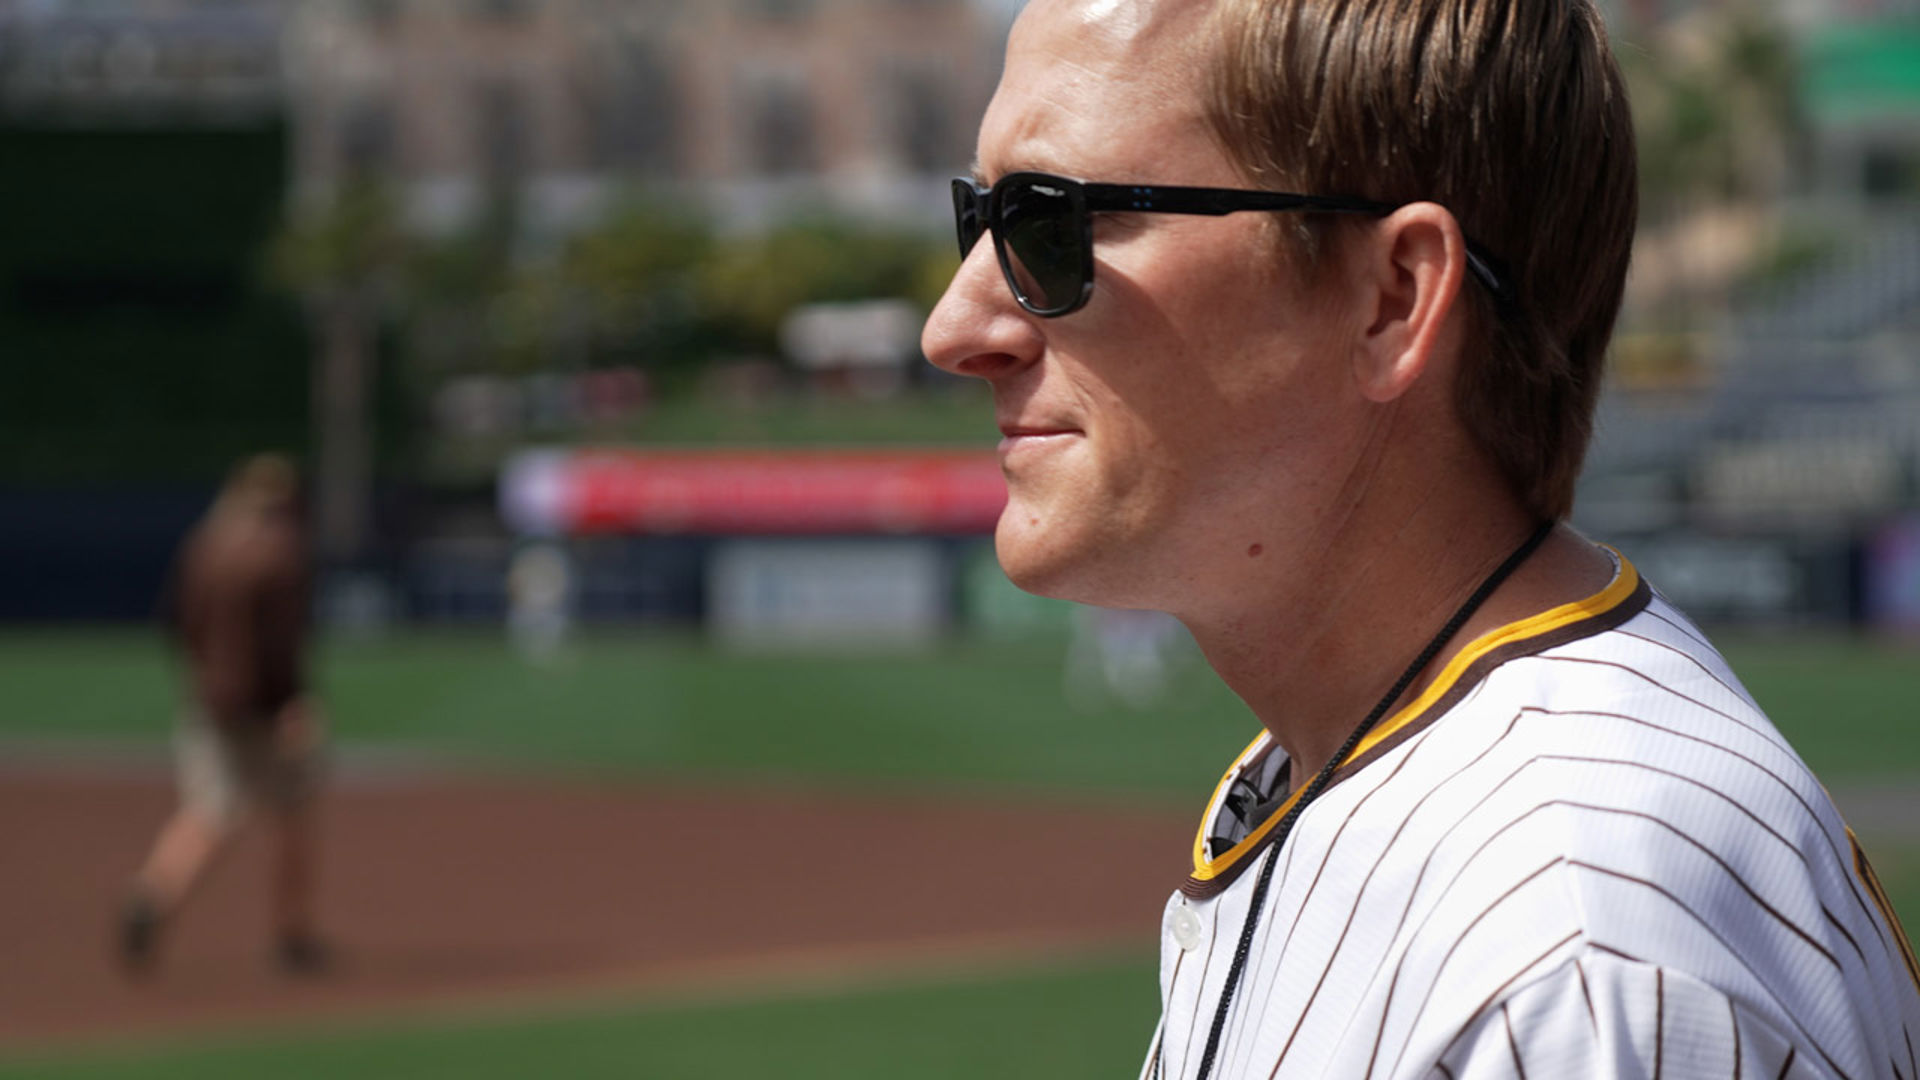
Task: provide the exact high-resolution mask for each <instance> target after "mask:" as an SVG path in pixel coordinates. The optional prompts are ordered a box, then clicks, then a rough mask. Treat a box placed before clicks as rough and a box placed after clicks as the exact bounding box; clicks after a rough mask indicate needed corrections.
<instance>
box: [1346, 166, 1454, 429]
mask: <svg viewBox="0 0 1920 1080" xmlns="http://www.w3.org/2000/svg"><path fill="white" fill-rule="evenodd" d="M1356 248H1357V249H1358V250H1357V252H1356V253H1357V254H1359V255H1360V258H1359V259H1357V260H1356V264H1355V265H1354V267H1353V269H1354V273H1355V275H1356V277H1357V278H1358V282H1357V283H1358V285H1359V286H1360V287H1361V288H1362V289H1363V290H1364V302H1365V303H1366V304H1367V305H1368V308H1369V310H1370V313H1371V314H1370V318H1369V319H1368V323H1367V326H1366V329H1365V331H1364V333H1363V335H1362V337H1361V339H1360V341H1359V342H1358V343H1357V344H1358V348H1357V349H1356V351H1355V356H1354V378H1355V380H1356V382H1357V383H1358V384H1359V387H1360V392H1361V393H1362V394H1364V395H1365V396H1366V397H1367V398H1368V400H1370V401H1375V402H1380V403H1385V402H1388V401H1393V400H1395V399H1397V398H1398V397H1400V395H1402V394H1404V393H1406V392H1407V390H1408V389H1410V388H1411V387H1412V386H1413V385H1414V383H1415V382H1417V381H1418V380H1419V378H1420V376H1421V375H1422V374H1423V373H1425V371H1426V370H1427V368H1428V366H1429V365H1430V364H1431V363H1432V362H1433V360H1434V359H1435V357H1436V356H1438V355H1439V354H1440V350H1441V349H1442V348H1443V347H1446V346H1447V345H1448V344H1449V343H1450V342H1452V341H1454V340H1457V338H1458V331H1457V330H1456V329H1455V328H1454V326H1453V320H1451V319H1450V318H1449V316H1450V315H1451V314H1452V312H1453V309H1454V301H1455V300H1456V299H1457V298H1458V296H1459V295H1460V287H1461V282H1462V281H1463V280H1464V279H1465V277H1466V261H1467V241H1466V235H1465V234H1464V233H1462V232H1461V231H1460V223H1459V222H1458V221H1456V220H1454V217H1453V214H1452V213H1451V212H1450V211H1448V210H1447V208H1446V207H1444V206H1441V205H1439V204H1438V203H1430V202H1417V203H1408V204H1407V205H1406V206H1403V207H1401V208H1400V209H1398V210H1395V211H1394V212H1393V213H1391V214H1389V215H1387V216H1386V217H1384V218H1381V219H1380V220H1379V221H1378V222H1376V223H1374V225H1373V227H1372V229H1370V230H1368V231H1367V232H1366V233H1365V234H1364V239H1363V240H1362V242H1361V243H1359V244H1357V245H1356Z"/></svg>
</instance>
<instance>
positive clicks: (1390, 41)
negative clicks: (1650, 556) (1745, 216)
mask: <svg viewBox="0 0 1920 1080" xmlns="http://www.w3.org/2000/svg"><path fill="white" fill-rule="evenodd" d="M1218 17H1219V19H1220V23H1219V27H1220V31H1221V33H1220V37H1219V47H1220V49H1221V53H1220V58H1219V60H1220V62H1219V63H1217V64H1215V65H1214V82H1213V86H1212V88H1211V89H1212V93H1211V97H1210V101H1209V119H1210V120H1211V122H1212V125H1213V128H1214V131H1215V134H1216V135H1217V136H1218V137H1219V139H1220V140H1221V142H1222V143H1223V144H1224V145H1225V148H1226V150H1227V153H1228V155H1229V156H1230V157H1231V158H1232V159H1234V161H1235V162H1236V164H1238V165H1239V167H1240V168H1241V169H1242V170H1243V171H1244V172H1246V173H1247V175H1248V177H1249V178H1250V179H1251V180H1252V181H1253V182H1255V183H1257V184H1259V185H1261V186H1263V187H1285V188H1287V189H1289V190H1295V191H1307V192H1314V193H1319V194H1337V195H1356V196H1365V197H1368V198H1373V199H1378V200H1381V201H1383V202H1393V203H1402V202H1411V201H1416V200H1431V201H1433V202H1437V203H1440V204H1441V205H1443V206H1445V207H1447V209H1448V210H1450V211H1451V212H1452V213H1453V215H1454V216H1455V217H1456V218H1457V219H1458V220H1459V221H1460V226H1461V228H1462V230H1464V231H1465V233H1466V234H1467V235H1468V236H1469V237H1472V238H1473V239H1474V240H1475V241H1477V242H1478V243H1480V244H1482V245H1484V246H1485V247H1486V248H1487V249H1488V250H1490V251H1492V252H1493V253H1494V254H1495V255H1496V256H1497V257H1498V258H1500V259H1501V260H1502V261H1503V262H1504V263H1505V270H1506V276H1507V278H1508V280H1509V282H1510V283H1511V286H1512V288H1513V291H1514V300H1513V305H1512V306H1511V308H1510V309H1508V310H1505V311H1497V310H1496V309H1495V306H1494V304H1493V303H1492V301H1491V298H1490V297H1489V296H1488V295H1487V293H1486V290H1484V289H1481V288H1479V287H1477V286H1476V285H1474V284H1473V283H1472V282H1471V281H1469V283H1468V285H1467V287H1466V289H1465V292H1466V293H1467V294H1468V295H1469V296H1471V297H1472V298H1473V299H1472V300H1470V301H1469V306H1468V312H1467V313H1468V330H1467V344H1466V351H1465V355H1464V356H1463V358H1462V365H1461V371H1460V377H1459V381H1458V383H1457V385H1456V386H1455V388H1454V400H1455V408H1456V409H1457V411H1458V413H1459V416H1460V420H1461V422H1462V423H1463V424H1464V425H1465V426H1466V428H1467V430H1468V431H1469V432H1471V433H1472V435H1473V437H1474V438H1475V439H1476V440H1477V441H1478V443H1479V445H1480V446H1481V448H1482V449H1483V450H1484V451H1485V452H1486V453H1487V455H1488V456H1489V457H1490V458H1491V459H1492V461H1493V462H1494V464H1495V465H1496V466H1497V467H1498V468H1499V469H1500V471H1501V473H1502V474H1503V475H1504V476H1505V477H1506V479H1507V480H1508V482H1509V483H1510V484H1511V485H1512V487H1513V489H1514V491H1515V493H1516V494H1517V495H1518V496H1519V497H1520V499H1521V500H1522V501H1523V502H1524V503H1525V504H1526V505H1527V506H1528V507H1529V508H1530V509H1531V510H1533V511H1534V512H1535V513H1538V514H1540V515H1541V516H1543V517H1549V518H1558V517H1564V516H1565V515H1566V514H1567V513H1568V511H1569V510H1570V509H1571V507H1572V505H1573V486H1574V481H1575V479H1576V478H1577V477H1578V475H1579V472H1580V462H1581V459H1582V458H1583V457H1584V456H1585V454H1586V446H1587V440H1588V437H1589V435H1590V434H1591V433H1592V429H1593V408H1594V402H1595V399H1596V398H1597V397H1598V395H1599V389H1600V380H1601V372H1602V367H1603V358H1604V355H1605V352H1606V347H1607V339H1608V338H1609V336H1610V335H1611V334H1612V332H1613V321H1614V317H1615V315H1616V314H1617V313H1618V311H1619V308H1620V296H1621V291H1622V288H1623V286H1624V284H1625V280H1626V272H1627V258H1628V255H1629V252H1630V250H1631V248H1632V244H1633V229H1634V224H1635V220H1636V217H1637V215H1638V203H1639V196H1638V185H1637V183H1636V180H1635V155H1634V145H1633V125H1632V119H1631V117H1630V116H1629V114H1628V111H1627V99H1626V88H1625V85H1624V84H1623V82H1622V80H1621V77H1620V71H1619V68H1618V67H1617V66H1616V65H1615V64H1614V61H1613V56H1612V54H1611V53H1610V52H1609V50H1608V46H1607V37H1606V29H1605V27H1604V25H1603V24H1602V22H1601V19H1600V15H1599V13H1598V12H1597V11H1595V10H1594V7H1593V5H1592V3H1591V2H1590V0H1222V3H1221V6H1220V8H1219V10H1218ZM1314 227H1315V226H1314V225H1312V224H1302V225H1300V226H1299V228H1300V229H1301V230H1302V231H1303V233H1304V234H1305V235H1303V236H1302V237H1301V241H1302V242H1301V243H1300V244H1298V245H1296V246H1297V247H1298V249H1299V252H1300V253H1301V254H1302V255H1304V256H1305V257H1306V259H1307V261H1308V262H1309V263H1311V258H1312V255H1313V252H1314V244H1313V240H1312V235H1311V230H1312V229H1313V228H1314Z"/></svg>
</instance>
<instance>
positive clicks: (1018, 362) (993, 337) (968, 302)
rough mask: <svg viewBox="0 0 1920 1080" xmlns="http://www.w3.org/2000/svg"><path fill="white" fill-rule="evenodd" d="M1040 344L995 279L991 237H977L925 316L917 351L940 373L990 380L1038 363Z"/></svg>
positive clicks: (1031, 323)
mask: <svg viewBox="0 0 1920 1080" xmlns="http://www.w3.org/2000/svg"><path fill="white" fill-rule="evenodd" d="M1044 344H1045V340H1044V337H1043V335H1042V334H1041V333H1040V329H1039V326H1038V322H1037V320H1036V319H1035V318H1034V317H1033V316H1031V315H1029V314H1027V312H1026V311H1024V310H1023V309H1022V308H1021V307H1020V305H1019V303H1018V302H1017V301H1015V300H1014V298H1013V292H1012V290H1011V289H1009V288H1007V283H1006V280H1005V279H1004V278H1003V277H1001V274H1000V264H999V262H998V261H997V260H996V259H995V257H994V250H993V239H992V237H991V236H982V237H981V238H980V241H979V242H978V243H976V244H974V245H973V250H972V251H969V252H968V253H967V257H966V258H965V259H962V260H961V261H960V269H959V270H957V271H955V272H954V275H953V280H952V281H950V282H948V283H947V291H946V292H945V293H944V294H942V296H941V297H940V302H939V303H938V304H935V305H934V308H933V312H932V314H930V315H928V316H927V325H926V328H925V329H924V330H922V331H921V334H920V348H921V351H923V352H924V353H926V356H927V361H928V362H929V363H931V364H933V366H935V367H937V368H940V369H941V370H942V371H950V372H952V373H954V374H955V375H972V376H975V377H977V378H982V379H995V378H1000V377H1002V376H1004V375H1007V374H1009V373H1010V372H1012V371H1014V370H1017V369H1019V368H1021V367H1025V366H1026V365H1028V364H1031V363H1032V362H1034V361H1035V360H1037V359H1039V357H1040V353H1041V350H1042V348H1043V346H1044Z"/></svg>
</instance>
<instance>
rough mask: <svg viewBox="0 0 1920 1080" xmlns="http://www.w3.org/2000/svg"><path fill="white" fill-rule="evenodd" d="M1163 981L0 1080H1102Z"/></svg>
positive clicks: (1123, 971)
mask: <svg viewBox="0 0 1920 1080" xmlns="http://www.w3.org/2000/svg"><path fill="white" fill-rule="evenodd" d="M1156 985H1157V984H1156V982H1155V978H1154V974H1153V970H1152V966H1151V962H1150V961H1149V962H1144V963H1143V962H1140V961H1137V960H1136V961H1128V962H1126V963H1115V962H1112V961H1107V962H1099V963H1085V964H1082V965H1078V966H1075V967H1071V968H1067V969H1065V970H1059V971H1049V972H1045V973H1039V974H1034V973H1027V974H1021V975H1015V976H1006V975H1000V976H985V975H976V976H970V977H962V978H958V979H955V978H951V977H949V978H948V979H947V980H944V981H941V982H938V983H927V982H922V983H920V984H918V985H904V986H903V985H894V986H886V987H879V988H866V989H862V990H858V991H853V992H843V993H838V994H830V995H812V996H804V997H790V998H786V999H784V1000H763V1001H757V1002H752V1003H747V1004H732V1005H705V1006H698V1007H684V1006H682V1007H660V1006H657V1005H654V1006H648V1005H645V1004H641V1005H630V1006H626V1007H617V1006H615V1007H609V1006H601V1007H598V1008H586V1009H581V1010H579V1011H574V1012H571V1013H568V1014H565V1015H549V1016H532V1017H519V1018H508V1019H505V1020H495V1021H491V1022H488V1021H477V1020H468V1021H465V1022H460V1023H447V1022H441V1023H436V1024H418V1025H407V1026H398V1025H392V1024H391V1023H390V1024H389V1025H387V1026H382V1027H376V1028H361V1029H356V1030H350V1031H336V1032H328V1033H318V1032H308V1033H306V1034H298V1033H287V1034H280V1035H277V1036H253V1037H245V1038H227V1039H223V1040H219V1041H217V1042H206V1043H202V1044H200V1045H178V1044H176V1045H172V1046H169V1045H166V1044H147V1045H139V1044H127V1045H123V1046H120V1047H110V1048H104V1049H98V1050H90V1051H87V1052H84V1053H82V1054H80V1055H76V1056H64V1057H62V1058H60V1059H58V1060H48V1061H41V1062H37V1063H35V1062H16V1063H14V1064H6V1063H0V1078H5V1080H29V1078H48V1080H51V1078H60V1080H89V1078H98V1080H186V1078H189V1077H190V1078H194V1080H223V1078H229V1077H231V1078H236V1080H238V1078H242V1077H244V1078H247V1080H253V1078H255V1077H264V1076H271V1077H275V1078H277V1080H304V1078H308V1077H312V1078H315V1080H319V1078H323V1077H324V1078H334V1077H379V1078H381V1080H409V1078H413V1077H419V1078H422V1080H426V1078H433V1080H439V1078H441V1077H460V1078H461V1080H492V1078H501V1080H505V1078H509V1077H512V1078H516V1080H517V1078H523V1077H535V1076H565V1077H569V1078H572V1080H595V1078H598V1077H606V1078H609V1080H612V1078H615V1077H619V1078H623V1080H624V1078H629V1077H675V1078H680V1077H784V1078H809V1077H818V1078H821V1080H863V1078H873V1080H880V1078H883V1077H885V1078H893V1077H914V1078H916V1080H940V1078H944V1077H954V1078H960V1077H982V1076H992V1077H1034V1078H1042V1077H1044V1078H1046V1080H1074V1078H1077V1077H1085V1078H1087V1080H1093V1078H1096V1077H1101V1078H1105V1077H1114V1076H1131V1075H1133V1073H1134V1072H1135V1071H1137V1070H1138V1069H1139V1067H1140V1060H1141V1057H1142V1055H1143V1054H1145V1052H1146V1047H1147V1043H1148V1040H1149V1039H1150V1038H1151V1037H1152V1035H1153V1025H1154V1021H1155V1018H1156V1016H1157V1015H1158V1012H1157V1010H1158V1008H1159V1002H1158V1000H1157V998H1156V991H1155V987H1156Z"/></svg>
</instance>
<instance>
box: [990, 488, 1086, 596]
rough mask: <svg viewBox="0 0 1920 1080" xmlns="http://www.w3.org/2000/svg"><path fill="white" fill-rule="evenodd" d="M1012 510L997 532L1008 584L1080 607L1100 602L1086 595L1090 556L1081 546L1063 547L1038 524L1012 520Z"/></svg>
mask: <svg viewBox="0 0 1920 1080" xmlns="http://www.w3.org/2000/svg"><path fill="white" fill-rule="evenodd" d="M1014 513H1015V511H1014V510H1013V508H1012V507H1009V508H1008V510H1007V512H1006V513H1005V514H1002V515H1001V518H1000V525H999V527H998V528H997V529H995V530H994V535H993V550H994V554H995V555H996V556H998V558H999V560H1000V569H1001V570H1003V571H1004V572H1005V573H1006V575H1007V580H1009V581H1011V582H1013V583H1014V584H1015V585H1018V586H1019V587H1020V588H1021V589H1023V590H1025V591H1027V592H1030V593H1033V594H1034V595H1035V596H1046V597H1051V598H1053V599H1055V600H1075V601H1079V602H1081V603H1098V602H1099V601H1098V600H1096V599H1094V598H1092V597H1089V596H1087V595H1085V593H1086V592H1087V589H1086V587H1085V581H1084V579H1085V578H1086V577H1087V569H1088V567H1087V565H1086V564H1087V561H1088V560H1087V553H1086V552H1085V551H1083V550H1080V546H1079V545H1074V544H1070V543H1063V542H1062V541H1061V538H1060V537H1059V536H1058V535H1057V533H1050V532H1049V531H1048V530H1046V529H1045V528H1044V527H1043V526H1042V525H1041V524H1040V523H1039V522H1038V521H1021V520H1019V519H1018V518H1015V519H1013V520H1011V521H1010V520H1009V518H1010V517H1012V515H1013V514H1014Z"/></svg>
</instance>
